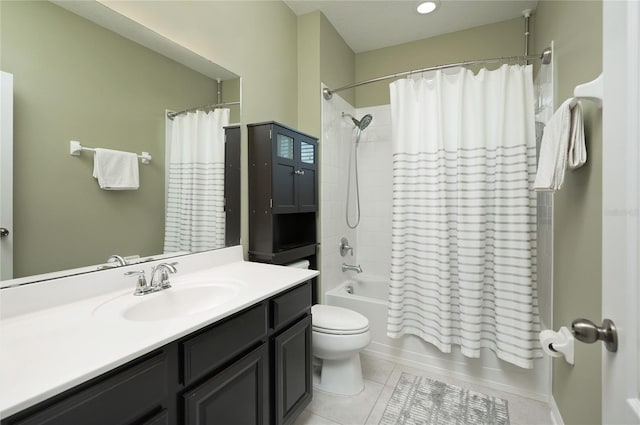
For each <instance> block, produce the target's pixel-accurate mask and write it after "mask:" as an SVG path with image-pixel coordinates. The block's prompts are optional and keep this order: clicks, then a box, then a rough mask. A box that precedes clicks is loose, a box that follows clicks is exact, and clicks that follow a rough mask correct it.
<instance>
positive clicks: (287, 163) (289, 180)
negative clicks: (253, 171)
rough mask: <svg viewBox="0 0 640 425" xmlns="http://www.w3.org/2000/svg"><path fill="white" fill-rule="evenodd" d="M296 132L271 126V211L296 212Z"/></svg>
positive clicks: (278, 212) (277, 212)
mask: <svg viewBox="0 0 640 425" xmlns="http://www.w3.org/2000/svg"><path fill="white" fill-rule="evenodd" d="M296 137H297V134H296V133H294V132H293V131H290V130H287V129H285V128H281V127H278V126H276V125H274V126H273V130H272V135H271V141H272V144H273V180H272V184H273V187H272V190H271V193H272V199H273V213H274V214H281V213H292V212H298V199H297V194H296V177H297V175H298V174H297V172H298V159H297V157H298V156H299V154H298V152H297V151H298V149H299V148H298V147H297V146H296Z"/></svg>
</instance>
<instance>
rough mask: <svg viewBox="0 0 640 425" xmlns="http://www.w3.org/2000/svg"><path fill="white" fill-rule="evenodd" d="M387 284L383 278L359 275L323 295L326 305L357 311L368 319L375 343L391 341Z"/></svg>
mask: <svg viewBox="0 0 640 425" xmlns="http://www.w3.org/2000/svg"><path fill="white" fill-rule="evenodd" d="M388 291H389V283H388V281H386V280H385V279H384V278H381V277H378V276H371V275H366V274H359V275H357V276H356V277H355V278H353V279H349V280H346V281H344V282H342V284H341V285H339V286H338V287H336V288H334V289H332V290H330V291H327V292H326V293H325V295H324V296H325V298H324V302H325V304H328V305H335V306H337V307H344V308H348V309H350V310H354V311H357V312H358V313H360V314H362V315H364V316H365V317H366V318H367V319H369V329H370V330H371V338H372V340H373V341H374V342H375V341H378V342H380V341H384V340H386V339H391V338H388V337H387V336H386V334H387V296H388Z"/></svg>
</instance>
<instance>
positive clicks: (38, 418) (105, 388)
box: [2, 352, 168, 425]
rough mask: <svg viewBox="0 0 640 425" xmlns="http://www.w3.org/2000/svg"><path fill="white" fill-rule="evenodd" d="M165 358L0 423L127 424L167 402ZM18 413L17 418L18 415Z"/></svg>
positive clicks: (128, 368) (101, 379)
mask: <svg viewBox="0 0 640 425" xmlns="http://www.w3.org/2000/svg"><path fill="white" fill-rule="evenodd" d="M167 368H168V366H167V357H166V355H165V353H164V352H162V353H159V354H157V355H155V356H154V357H152V358H149V359H147V360H144V361H142V362H140V363H138V364H135V365H133V366H126V367H125V368H124V369H123V368H120V369H117V370H116V371H115V372H114V373H110V374H109V375H108V376H107V377H99V378H96V379H95V380H93V381H89V382H88V383H87V384H85V385H82V386H81V387H79V388H78V389H75V388H74V389H71V390H69V391H67V393H63V394H61V395H60V396H59V397H56V398H55V399H52V402H53V403H51V404H48V406H46V407H44V406H42V407H41V406H34V407H33V408H31V409H27V410H26V411H25V412H22V413H19V414H18V415H16V416H14V417H12V418H8V419H7V420H4V421H3V422H2V424H3V425H5V424H6V425H9V424H11V425H45V424H46V425H86V424H92V425H126V424H131V423H134V422H135V421H139V420H140V418H142V417H143V416H145V415H147V414H149V412H151V411H153V410H154V409H157V408H158V407H159V406H161V405H162V404H164V403H166V399H167V395H168V388H167V375H168V372H167ZM18 416H19V417H18Z"/></svg>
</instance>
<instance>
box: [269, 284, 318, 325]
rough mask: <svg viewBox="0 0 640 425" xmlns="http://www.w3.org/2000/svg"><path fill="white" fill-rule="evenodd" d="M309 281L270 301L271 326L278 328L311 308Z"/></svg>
mask: <svg viewBox="0 0 640 425" xmlns="http://www.w3.org/2000/svg"><path fill="white" fill-rule="evenodd" d="M311 292H312V290H311V281H308V282H305V283H304V284H302V285H300V286H298V287H296V288H293V289H291V290H289V291H288V292H286V293H284V294H282V295H280V296H277V297H275V298H274V299H272V300H271V301H270V302H271V314H272V316H271V320H272V321H271V327H272V328H273V329H278V328H280V327H282V326H283V325H285V324H287V323H289V322H290V321H291V320H294V319H296V318H298V317H300V316H302V315H304V314H306V313H308V311H309V309H310V308H311Z"/></svg>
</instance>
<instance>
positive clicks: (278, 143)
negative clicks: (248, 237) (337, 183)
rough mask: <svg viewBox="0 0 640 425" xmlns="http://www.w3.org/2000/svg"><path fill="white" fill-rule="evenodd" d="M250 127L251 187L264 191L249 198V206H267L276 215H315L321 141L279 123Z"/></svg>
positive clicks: (250, 125)
mask: <svg viewBox="0 0 640 425" xmlns="http://www.w3.org/2000/svg"><path fill="white" fill-rule="evenodd" d="M247 128H248V132H249V164H250V171H249V173H250V174H251V176H250V177H249V180H250V183H249V185H250V186H251V187H252V188H253V187H255V188H256V189H258V187H260V188H262V189H264V190H261V191H260V192H259V193H256V194H255V196H250V201H249V202H250V204H251V200H253V201H254V203H253V204H252V205H254V206H255V207H256V208H258V209H260V208H261V207H266V206H267V205H268V206H269V209H271V210H272V213H273V214H288V213H304V212H316V211H317V209H318V189H317V187H318V182H317V178H318V176H317V162H318V139H316V138H315V137H313V136H309V135H307V134H304V133H301V132H299V131H297V130H294V129H292V128H289V127H286V126H284V125H282V124H278V123H276V122H266V123H260V124H249V125H248V126H247ZM250 190H251V189H250ZM249 208H252V207H251V205H250V206H249Z"/></svg>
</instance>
